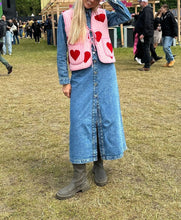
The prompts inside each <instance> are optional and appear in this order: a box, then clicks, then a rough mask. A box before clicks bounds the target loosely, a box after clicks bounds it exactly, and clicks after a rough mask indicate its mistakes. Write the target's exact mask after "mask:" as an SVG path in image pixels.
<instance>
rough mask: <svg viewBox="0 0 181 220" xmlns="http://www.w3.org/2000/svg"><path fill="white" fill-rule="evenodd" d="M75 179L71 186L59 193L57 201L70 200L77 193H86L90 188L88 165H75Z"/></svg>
mask: <svg viewBox="0 0 181 220" xmlns="http://www.w3.org/2000/svg"><path fill="white" fill-rule="evenodd" d="M73 169H74V173H73V178H72V181H71V182H70V184H69V185H68V186H66V187H64V188H63V189H61V190H60V191H58V192H57V194H56V198H57V199H60V200H62V199H68V198H71V197H73V196H74V195H75V194H76V193H77V192H80V191H82V192H84V191H86V190H88V189H89V188H90V185H89V182H88V180H87V176H86V164H73Z"/></svg>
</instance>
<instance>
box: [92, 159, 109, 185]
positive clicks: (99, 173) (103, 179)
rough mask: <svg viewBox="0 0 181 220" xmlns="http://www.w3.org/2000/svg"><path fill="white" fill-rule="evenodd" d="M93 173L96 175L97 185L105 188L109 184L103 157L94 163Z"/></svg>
mask: <svg viewBox="0 0 181 220" xmlns="http://www.w3.org/2000/svg"><path fill="white" fill-rule="evenodd" d="M92 172H93V173H94V181H95V183H96V185H98V186H105V185H106V184H107V175H106V171H105V170H104V167H103V160H102V159H101V157H98V161H94V166H93V170H92Z"/></svg>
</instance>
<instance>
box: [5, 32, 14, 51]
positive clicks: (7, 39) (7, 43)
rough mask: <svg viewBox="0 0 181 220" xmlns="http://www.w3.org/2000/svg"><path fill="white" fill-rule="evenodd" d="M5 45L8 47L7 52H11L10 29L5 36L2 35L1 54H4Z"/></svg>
mask: <svg viewBox="0 0 181 220" xmlns="http://www.w3.org/2000/svg"><path fill="white" fill-rule="evenodd" d="M6 46H7V47H8V53H9V54H12V34H11V32H10V31H7V32H6V36H5V37H3V54H6Z"/></svg>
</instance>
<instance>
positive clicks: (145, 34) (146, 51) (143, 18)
mask: <svg viewBox="0 0 181 220" xmlns="http://www.w3.org/2000/svg"><path fill="white" fill-rule="evenodd" d="M139 3H140V6H141V8H142V10H141V12H140V13H139V16H138V19H137V21H136V24H135V32H136V33H138V34H139V40H140V41H141V43H142V46H143V61H142V63H144V67H143V68H140V69H138V70H140V71H149V70H150V66H151V64H153V63H154V62H155V60H153V59H152V58H151V56H150V48H151V44H152V43H153V33H154V27H153V23H154V18H153V9H152V8H151V7H150V5H148V0H139ZM153 52H154V51H153Z"/></svg>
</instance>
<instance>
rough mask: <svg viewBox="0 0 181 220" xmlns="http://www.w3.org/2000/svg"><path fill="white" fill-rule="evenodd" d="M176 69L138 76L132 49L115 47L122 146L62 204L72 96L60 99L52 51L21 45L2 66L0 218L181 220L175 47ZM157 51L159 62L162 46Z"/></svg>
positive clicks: (180, 65)
mask: <svg viewBox="0 0 181 220" xmlns="http://www.w3.org/2000/svg"><path fill="white" fill-rule="evenodd" d="M172 50H173V53H174V54H176V55H177V56H176V63H175V66H174V67H173V68H163V67H161V65H162V64H164V63H165V60H164V59H163V60H161V61H158V62H157V63H155V64H154V65H153V66H152V67H151V71H149V72H140V71H138V70H137V69H138V68H139V67H140V66H139V65H138V64H136V62H135V61H133V54H132V49H131V48H119V49H116V50H115V54H116V59H117V62H116V68H117V76H118V84H119V90H120V101H121V107H122V115H123V121H124V130H125V135H126V140H127V145H128V150H127V151H126V153H125V155H124V157H123V158H122V159H120V160H115V161H106V162H105V169H106V171H107V173H108V177H109V181H108V184H107V185H106V186H105V187H102V188H100V187H98V186H96V185H95V184H94V182H93V176H92V173H91V168H92V164H91V163H90V164H88V166H87V172H88V178H89V180H90V183H91V189H90V190H89V191H87V192H85V193H83V194H82V193H79V194H77V195H76V196H75V197H74V198H71V199H69V200H64V201H59V200H56V199H55V198H54V196H55V193H56V192H57V191H58V190H59V189H60V188H61V187H62V186H65V185H66V184H67V183H69V181H70V180H71V177H72V166H71V164H70V162H69V152H68V142H69V141H68V132H69V100H68V99H67V98H66V97H65V96H64V95H63V94H62V90H61V86H60V85H59V82H58V76H57V67H56V48H55V47H53V46H47V45H46V42H45V41H42V42H41V43H40V44H34V41H33V40H30V39H23V40H21V42H20V45H14V46H13V55H12V56H11V57H9V56H5V58H6V59H7V60H8V61H9V62H10V63H11V64H12V65H13V73H12V74H11V75H7V74H6V69H5V67H4V66H3V65H2V64H1V70H0V81H1V86H0V112H1V115H0V155H1V156H0V195H1V196H0V219H7V220H24V219H28V220H39V219H42V220H46V219H51V220H58V219H62V220H64V219H70V220H80V219H82V220H84V219H86V220H89V219H91V220H92V219H96V220H97V219H99V220H104V219H105V220H107V219H114V220H136V219H138V220H145V219H146V220H155V219H159V220H178V219H181V166H180V164H181V150H180V145H181V134H180V133H181V132H180V124H181V90H180V84H181V75H180V73H181V48H180V47H179V46H177V47H173V48H172ZM157 53H158V54H159V55H161V56H163V51H162V48H161V47H158V49H157Z"/></svg>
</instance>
